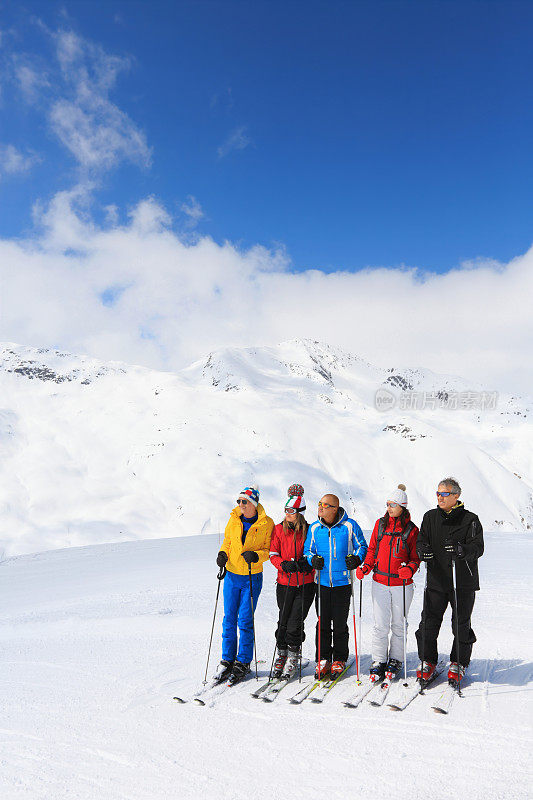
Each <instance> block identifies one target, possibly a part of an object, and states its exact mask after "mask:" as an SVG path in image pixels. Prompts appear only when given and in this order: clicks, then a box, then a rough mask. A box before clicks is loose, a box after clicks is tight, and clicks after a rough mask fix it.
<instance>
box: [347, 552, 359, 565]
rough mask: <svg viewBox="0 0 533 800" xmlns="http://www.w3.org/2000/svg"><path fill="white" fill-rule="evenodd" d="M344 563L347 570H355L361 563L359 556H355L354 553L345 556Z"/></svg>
mask: <svg viewBox="0 0 533 800" xmlns="http://www.w3.org/2000/svg"><path fill="white" fill-rule="evenodd" d="M345 561H346V566H347V567H348V569H355V568H356V567H358V566H359V564H360V563H361V559H360V558H359V556H356V555H355V554H354V553H350V555H349V556H346V558H345Z"/></svg>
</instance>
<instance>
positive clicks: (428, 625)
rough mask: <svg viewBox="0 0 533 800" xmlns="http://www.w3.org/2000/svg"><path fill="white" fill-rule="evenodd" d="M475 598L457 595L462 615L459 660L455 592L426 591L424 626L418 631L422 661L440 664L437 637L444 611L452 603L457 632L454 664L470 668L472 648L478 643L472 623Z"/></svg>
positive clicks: (417, 636) (422, 624)
mask: <svg viewBox="0 0 533 800" xmlns="http://www.w3.org/2000/svg"><path fill="white" fill-rule="evenodd" d="M475 599H476V593H475V592H457V609H458V616H459V658H457V655H456V652H457V642H456V640H455V638H456V637H455V599H454V596H453V591H449V592H440V591H438V590H437V589H426V602H425V606H424V610H423V611H422V618H421V620H420V625H419V627H418V630H417V632H416V640H417V642H418V655H419V657H420V660H421V661H422V659H424V661H430V662H431V663H432V664H436V663H437V660H438V650H437V637H438V635H439V631H440V626H441V624H442V618H443V617H444V612H445V611H446V609H447V607H448V603H449V604H450V605H451V607H452V631H453V644H452V649H451V651H450V661H455V662H457V661H459V663H460V664H462V665H463V667H465V668H466V667H467V666H468V665H469V663H470V657H471V655H472V645H473V644H474V642H475V641H476V635H475V633H474V631H473V630H472V627H471V624H470V621H471V618H472V609H473V608H474V602H475Z"/></svg>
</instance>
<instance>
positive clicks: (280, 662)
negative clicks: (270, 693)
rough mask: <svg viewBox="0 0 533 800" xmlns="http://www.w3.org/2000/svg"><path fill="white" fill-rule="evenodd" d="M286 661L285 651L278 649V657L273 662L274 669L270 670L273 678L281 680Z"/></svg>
mask: <svg viewBox="0 0 533 800" xmlns="http://www.w3.org/2000/svg"><path fill="white" fill-rule="evenodd" d="M286 661H287V650H286V649H282V648H281V647H278V657H277V658H276V660H275V662H274V669H273V670H272V677H273V678H281V676H282V674H283V669H284V667H285V662H286Z"/></svg>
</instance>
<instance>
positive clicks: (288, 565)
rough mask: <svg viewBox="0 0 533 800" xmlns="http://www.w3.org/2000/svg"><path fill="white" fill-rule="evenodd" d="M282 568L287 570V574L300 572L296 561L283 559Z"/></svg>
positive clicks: (284, 570)
mask: <svg viewBox="0 0 533 800" xmlns="http://www.w3.org/2000/svg"><path fill="white" fill-rule="evenodd" d="M281 569H282V570H283V572H286V573H287V574H289V572H298V567H297V565H296V561H282V562H281Z"/></svg>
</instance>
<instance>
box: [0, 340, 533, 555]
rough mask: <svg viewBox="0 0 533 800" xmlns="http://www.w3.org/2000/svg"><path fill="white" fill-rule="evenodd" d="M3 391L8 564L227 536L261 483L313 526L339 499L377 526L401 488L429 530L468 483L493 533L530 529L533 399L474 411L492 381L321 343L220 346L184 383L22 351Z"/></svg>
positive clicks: (1, 489) (120, 366) (5, 366)
mask: <svg viewBox="0 0 533 800" xmlns="http://www.w3.org/2000/svg"><path fill="white" fill-rule="evenodd" d="M0 386H1V389H2V398H3V400H2V403H1V407H0V445H1V447H2V452H3V455H4V457H3V459H2V463H1V465H0V478H1V482H0V546H2V547H3V548H4V549H5V550H6V551H7V552H8V553H10V554H11V553H24V552H34V551H39V550H45V549H53V548H55V547H63V546H69V545H80V544H90V543H98V542H108V541H124V540H130V539H138V538H151V537H153V538H159V537H161V536H175V535H190V534H191V533H201V532H206V533H207V532H208V533H217V532H221V531H223V528H224V525H225V522H226V519H227V515H228V513H229V510H230V508H231V506H232V503H233V501H234V497H236V495H237V493H238V492H239V491H240V489H242V487H243V486H244V485H248V484H250V483H258V484H259V486H260V488H261V500H262V502H263V503H264V505H265V507H266V508H267V511H268V512H269V513H270V514H271V515H272V516H274V518H275V519H276V521H278V518H279V517H280V515H281V510H282V508H283V502H284V495H285V492H286V487H287V486H288V485H289V484H290V483H293V482H294V481H298V482H300V483H303V485H304V486H305V488H306V497H307V505H308V512H307V517H308V519H312V518H313V515H314V513H315V509H316V505H315V503H316V500H317V499H318V497H319V496H320V495H321V494H322V493H323V491H325V490H326V489H330V490H331V491H335V492H336V493H337V494H338V495H339V497H340V498H341V500H342V502H343V503H344V504H345V505H346V507H347V510H348V512H349V513H350V514H353V515H355V517H356V518H357V519H358V521H359V522H360V524H361V525H362V527H364V528H366V529H368V528H370V527H371V526H372V525H373V522H374V521H375V519H376V518H377V517H378V516H380V515H381V514H382V513H383V510H384V508H383V506H384V502H385V500H386V494H387V493H388V492H390V491H391V490H392V489H393V488H394V487H395V486H396V485H397V484H398V483H400V482H403V483H406V485H407V491H408V495H409V499H410V508H411V512H412V514H413V516H414V518H415V521H417V522H420V519H421V515H422V513H423V511H424V510H426V509H427V508H428V507H430V506H431V505H433V503H434V490H435V485H436V482H437V481H438V480H439V479H440V478H442V477H443V476H444V475H447V474H455V475H456V477H457V478H458V479H459V480H460V482H461V483H462V485H463V495H464V500H465V503H466V504H467V505H468V506H470V507H471V508H472V509H473V510H475V511H476V512H477V513H478V514H479V515H480V517H481V519H482V522H483V523H484V525H485V526H486V527H488V528H492V529H499V530H509V531H511V530H524V529H525V530H529V529H531V528H533V499H532V498H533V491H532V487H533V457H532V455H531V454H532V452H533V448H532V445H533V429H532V426H531V422H530V419H531V407H532V404H531V402H530V400H529V399H528V398H520V397H516V396H513V395H505V394H499V395H497V400H496V402H495V405H494V407H490V404H489V407H486V408H481V407H479V408H478V407H475V405H472V401H473V400H472V399H473V398H474V399H475V398H476V397H477V398H478V399H479V398H480V397H481V396H482V394H483V389H482V387H479V386H477V387H476V386H472V385H470V384H469V383H468V382H467V381H466V380H465V379H463V378H461V377H459V376H453V375H439V374H438V373H434V372H432V371H431V370H428V369H423V368H420V369H412V368H398V367H390V368H382V367H376V366H374V365H372V364H371V363H370V362H368V361H366V360H365V359H364V358H362V357H360V356H358V355H355V354H352V353H346V352H345V351H343V350H341V349H340V348H336V347H332V346H330V345H328V344H326V343H321V342H315V341H312V340H308V339H307V340H302V339H293V340H290V341H288V342H282V343H281V344H279V345H275V346H271V347H232V348H220V349H218V350H214V351H212V352H211V353H210V354H208V355H206V357H204V358H203V359H201V360H198V361H196V362H194V363H193V364H191V365H190V366H189V367H187V368H185V369H183V370H181V371H180V372H177V373H172V372H156V371H153V370H150V369H147V368H145V367H139V366H131V365H127V364H124V363H121V362H101V361H99V360H97V359H93V358H89V357H87V356H76V355H72V354H70V353H65V352H62V351H59V350H48V349H44V348H40V349H37V348H30V347H25V346H22V345H15V344H9V343H8V344H0ZM486 394H487V395H488V396H490V397H493V395H495V393H494V392H489V393H486ZM380 397H382V398H384V401H386V403H388V404H389V406H386V407H384V408H380V407H379V406H378V407H377V404H378V400H379V398H380ZM454 397H455V398H456V399H457V398H459V399H462V400H464V401H465V402H466V401H468V403H467V404H466V406H465V407H464V408H463V407H458V408H453V407H452V406H450V401H451V399H453V398H454ZM413 398H415V399H416V398H418V399H420V398H422V399H423V401H424V406H423V407H422V408H419V407H412V406H413Z"/></svg>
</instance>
